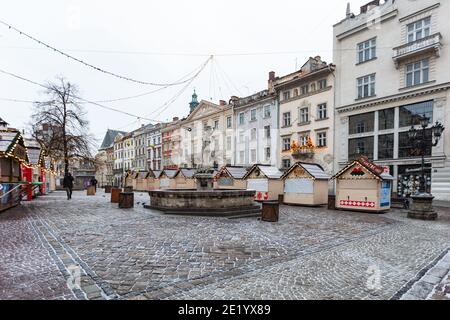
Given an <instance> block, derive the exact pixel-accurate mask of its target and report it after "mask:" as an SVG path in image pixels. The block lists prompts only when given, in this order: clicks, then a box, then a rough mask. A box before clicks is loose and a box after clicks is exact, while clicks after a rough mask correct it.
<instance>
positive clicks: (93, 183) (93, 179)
mask: <svg viewBox="0 0 450 320" xmlns="http://www.w3.org/2000/svg"><path fill="white" fill-rule="evenodd" d="M97 184H98V181H97V179H95V177H94V178H92V179H91V186H94V189H95V193H97Z"/></svg>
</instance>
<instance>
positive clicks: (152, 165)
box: [147, 124, 162, 170]
mask: <svg viewBox="0 0 450 320" xmlns="http://www.w3.org/2000/svg"><path fill="white" fill-rule="evenodd" d="M161 139H162V138H161V124H156V125H154V126H152V127H151V128H150V129H149V130H148V132H147V169H149V170H161V169H162V144H161Z"/></svg>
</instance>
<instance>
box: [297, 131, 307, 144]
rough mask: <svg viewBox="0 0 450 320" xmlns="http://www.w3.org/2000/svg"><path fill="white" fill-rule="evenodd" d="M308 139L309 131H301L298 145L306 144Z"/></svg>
mask: <svg viewBox="0 0 450 320" xmlns="http://www.w3.org/2000/svg"><path fill="white" fill-rule="evenodd" d="M308 139H309V133H302V134H300V136H299V139H298V140H299V143H300V146H306V145H307V144H308Z"/></svg>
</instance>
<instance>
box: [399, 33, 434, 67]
mask: <svg viewBox="0 0 450 320" xmlns="http://www.w3.org/2000/svg"><path fill="white" fill-rule="evenodd" d="M441 39H442V35H441V34H440V33H435V34H433V35H430V36H428V37H425V38H422V39H419V40H416V41H414V42H411V43H407V44H404V45H402V46H399V47H395V48H394V55H393V59H394V62H395V65H396V67H397V69H398V68H399V65H400V63H401V62H402V61H404V60H406V59H409V58H411V57H414V56H416V55H421V54H424V53H427V52H431V53H434V54H435V55H436V57H439V56H440V51H441V48H442V43H441Z"/></svg>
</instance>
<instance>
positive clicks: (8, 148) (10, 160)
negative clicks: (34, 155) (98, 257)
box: [0, 119, 32, 212]
mask: <svg viewBox="0 0 450 320" xmlns="http://www.w3.org/2000/svg"><path fill="white" fill-rule="evenodd" d="M0 120H1V119H0ZM27 161H28V155H27V149H26V147H25V143H24V140H23V137H22V135H21V134H20V132H19V131H17V130H14V129H7V128H6V127H3V128H2V129H0V212H1V211H4V210H7V209H9V208H11V207H14V206H16V205H18V204H19V203H20V198H21V192H22V184H21V183H20V181H21V180H22V167H23V165H24V164H25V163H26V162H27ZM29 190H30V192H31V190H32V189H31V187H30V188H29Z"/></svg>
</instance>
